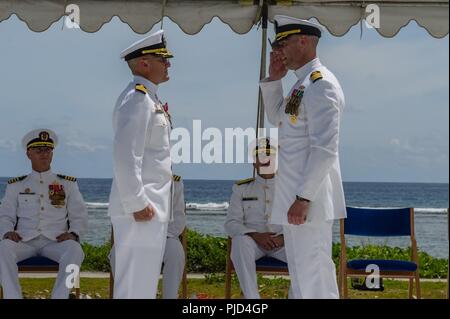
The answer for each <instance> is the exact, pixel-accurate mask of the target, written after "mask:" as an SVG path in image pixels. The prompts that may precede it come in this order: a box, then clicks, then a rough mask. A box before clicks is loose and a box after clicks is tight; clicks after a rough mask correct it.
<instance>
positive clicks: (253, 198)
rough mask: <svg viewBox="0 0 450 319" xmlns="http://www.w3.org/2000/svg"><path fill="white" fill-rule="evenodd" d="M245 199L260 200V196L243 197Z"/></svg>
mask: <svg viewBox="0 0 450 319" xmlns="http://www.w3.org/2000/svg"><path fill="white" fill-rule="evenodd" d="M242 200H243V201H250V200H258V197H242Z"/></svg>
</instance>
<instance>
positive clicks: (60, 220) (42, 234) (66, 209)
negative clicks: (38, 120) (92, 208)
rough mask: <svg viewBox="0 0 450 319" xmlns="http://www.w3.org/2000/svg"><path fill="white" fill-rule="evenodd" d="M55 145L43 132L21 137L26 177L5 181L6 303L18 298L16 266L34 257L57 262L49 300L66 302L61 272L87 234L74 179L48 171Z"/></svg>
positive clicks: (1, 246)
mask: <svg viewBox="0 0 450 319" xmlns="http://www.w3.org/2000/svg"><path fill="white" fill-rule="evenodd" d="M57 141H58V139H57V137H56V134H55V133H54V132H53V131H51V130H49V129H38V130H34V131H32V132H30V133H28V134H27V135H25V137H24V138H23V140H22V144H23V147H24V149H25V150H26V153H27V156H28V158H29V159H30V161H31V167H32V172H31V174H29V175H25V176H21V177H17V178H13V179H11V180H9V181H8V185H7V187H6V192H5V197H4V198H3V200H2V203H1V205H0V239H1V240H0V285H1V286H2V287H3V291H4V295H5V298H8V299H9V298H12V299H18V298H22V291H21V288H20V285H19V278H18V269H17V263H18V262H20V261H22V260H25V259H28V258H30V257H34V256H43V257H47V258H49V259H52V260H54V261H56V262H58V263H59V272H58V277H57V279H56V282H55V285H54V287H53V291H52V298H53V299H67V298H68V296H69V292H70V291H69V288H68V287H67V286H66V278H67V277H66V276H67V274H68V273H66V267H67V266H68V265H71V264H73V265H77V266H78V267H80V266H81V263H82V262H83V259H84V254H83V250H82V249H81V246H80V243H79V238H80V236H81V235H82V234H83V233H84V232H85V231H86V229H87V219H88V215H87V210H86V205H85V203H84V201H83V197H82V195H81V193H80V191H79V189H78V185H77V182H76V178H74V177H69V176H64V175H59V174H55V173H53V172H52V171H51V167H50V166H51V163H52V159H53V149H54V148H55V146H56V145H57ZM69 274H71V272H70V273H69Z"/></svg>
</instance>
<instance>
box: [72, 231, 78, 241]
mask: <svg viewBox="0 0 450 319" xmlns="http://www.w3.org/2000/svg"><path fill="white" fill-rule="evenodd" d="M71 234H72V235H74V236H75V240H76V241H80V236H78V234H77V233H74V232H71Z"/></svg>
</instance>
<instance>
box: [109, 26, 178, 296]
mask: <svg viewBox="0 0 450 319" xmlns="http://www.w3.org/2000/svg"><path fill="white" fill-rule="evenodd" d="M172 57H173V56H172V54H171V53H170V52H169V50H168V49H167V47H166V41H165V38H164V31H163V30H160V31H158V32H156V33H153V34H151V35H150V36H148V37H146V38H144V39H142V40H140V41H138V42H136V43H134V44H132V45H131V46H130V47H128V48H127V49H125V50H124V51H123V52H122V54H121V58H123V59H124V60H125V61H126V62H127V63H128V66H129V68H130V70H131V73H132V74H133V79H132V81H131V82H130V83H129V84H128V86H127V87H126V88H125V90H124V91H123V92H122V94H121V95H120V96H119V98H118V100H117V103H116V107H115V109H114V113H113V130H114V143H113V145H114V146H113V169H114V178H113V184H112V188H111V194H110V201H109V202H110V206H109V215H110V216H111V222H112V225H113V230H114V250H115V251H114V253H115V260H116V264H115V275H114V277H115V284H114V298H118V299H128V298H132V299H147V298H149V299H153V298H155V297H156V291H157V284H158V279H159V274H160V271H161V263H162V258H163V253H164V246H165V242H166V235H167V223H168V221H169V219H170V217H171V216H170V215H171V212H172V190H171V188H172V169H171V158H170V139H169V137H170V131H171V123H170V117H169V115H168V113H167V112H166V108H165V107H164V105H163V104H162V102H161V101H160V100H159V98H158V96H157V90H158V86H159V84H161V83H164V82H166V81H168V80H169V75H168V68H169V67H170V63H169V60H168V59H169V58H172Z"/></svg>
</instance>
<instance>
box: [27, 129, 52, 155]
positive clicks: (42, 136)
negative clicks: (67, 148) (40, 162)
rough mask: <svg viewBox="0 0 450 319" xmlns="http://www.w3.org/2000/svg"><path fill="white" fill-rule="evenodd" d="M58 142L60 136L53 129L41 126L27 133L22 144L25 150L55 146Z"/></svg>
mask: <svg viewBox="0 0 450 319" xmlns="http://www.w3.org/2000/svg"><path fill="white" fill-rule="evenodd" d="M57 144H58V137H57V136H56V134H55V132H53V131H52V130H49V129H46V128H41V129H37V130H33V131H31V132H29V133H27V134H26V135H25V136H24V137H23V139H22V146H23V148H24V149H25V150H29V149H30V148H36V147H50V148H52V149H53V148H55V147H56V145H57Z"/></svg>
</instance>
